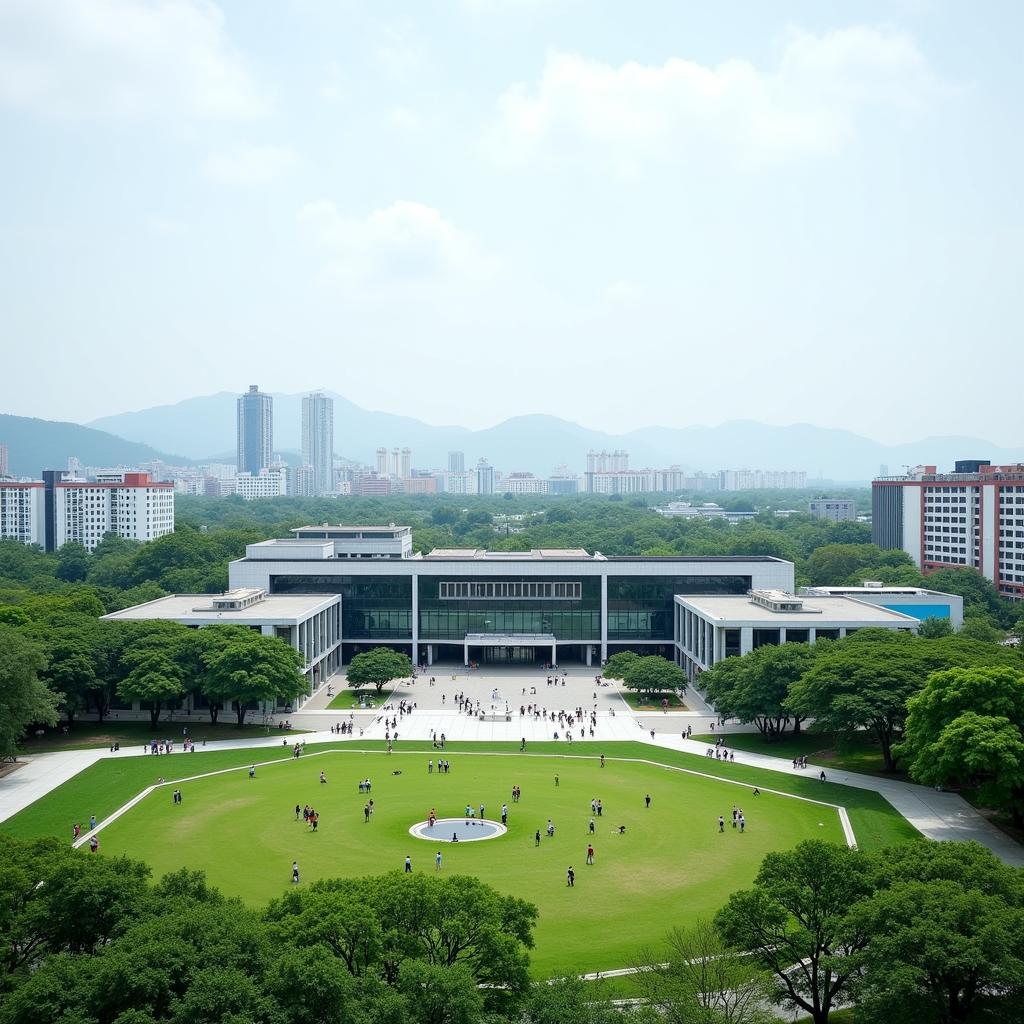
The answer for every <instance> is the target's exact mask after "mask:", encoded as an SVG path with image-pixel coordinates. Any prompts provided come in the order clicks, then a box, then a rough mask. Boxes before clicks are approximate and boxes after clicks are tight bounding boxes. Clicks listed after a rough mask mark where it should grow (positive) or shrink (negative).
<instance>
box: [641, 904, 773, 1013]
mask: <svg viewBox="0 0 1024 1024" xmlns="http://www.w3.org/2000/svg"><path fill="white" fill-rule="evenodd" d="M668 947H669V951H668V964H667V965H665V964H663V963H661V961H663V960H664V959H665V957H664V956H663V955H660V954H658V955H656V954H654V953H652V952H649V951H648V952H642V953H641V955H640V958H639V961H638V963H637V973H636V974H635V975H634V979H633V980H634V983H635V985H636V987H637V989H638V990H639V994H640V996H641V998H643V999H644V1000H645V1001H646V1002H647V1004H648V1005H649V1006H650V1007H651V1008H652V1009H653V1010H654V1011H655V1012H656V1014H657V1017H656V1019H657V1020H661V1021H666V1022H667V1024H769V1022H772V1021H774V1020H776V1016H775V1014H773V1013H771V1012H770V1011H769V1010H768V1009H767V1008H766V1005H765V1004H766V1003H767V1002H768V1000H769V999H770V997H771V981H770V977H769V975H768V974H767V973H766V972H764V971H761V970H751V967H750V961H749V958H748V957H747V956H746V954H745V953H744V952H742V951H739V950H735V949H732V948H730V947H729V946H727V945H726V944H725V943H724V942H723V941H722V937H721V935H720V934H719V932H718V930H717V929H716V928H715V926H714V924H713V923H712V922H711V921H708V920H706V919H703V918H702V919H698V920H697V921H696V922H695V923H694V924H693V926H692V927H690V928H688V929H686V930H685V931H683V930H681V929H678V928H676V929H673V930H672V931H671V932H670V933H669V936H668Z"/></svg>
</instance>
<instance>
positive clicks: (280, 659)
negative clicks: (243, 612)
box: [203, 630, 306, 729]
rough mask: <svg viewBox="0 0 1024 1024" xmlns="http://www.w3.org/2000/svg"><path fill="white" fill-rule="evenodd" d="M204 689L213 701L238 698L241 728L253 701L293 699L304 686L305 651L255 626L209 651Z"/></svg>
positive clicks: (236, 705)
mask: <svg viewBox="0 0 1024 1024" xmlns="http://www.w3.org/2000/svg"><path fill="white" fill-rule="evenodd" d="M205 661H206V665H207V674H206V681H205V683H204V684H203V692H204V693H205V694H206V696H207V697H208V698H210V701H211V703H213V702H214V701H216V700H230V701H234V702H235V710H236V713H237V715H238V728H239V729H241V728H242V726H243V725H244V724H245V714H246V705H247V704H248V703H249V702H251V701H260V700H262V701H277V700H291V699H292V698H294V697H297V696H298V695H299V694H300V693H302V692H303V691H304V690H305V687H306V682H305V680H304V679H303V676H302V673H301V671H300V669H301V668H302V655H301V654H299V652H298V651H296V650H295V649H294V648H293V647H292V646H291V645H290V644H288V643H286V642H285V641H284V640H280V639H278V638H277V637H271V636H262V635H261V634H259V633H256V632H253V631H252V630H245V631H244V633H243V632H238V633H235V634H233V635H232V636H231V637H229V638H228V639H227V640H226V642H225V643H224V644H223V645H222V646H220V647H219V648H214V649H213V650H212V651H210V652H209V653H207V654H206V656H205Z"/></svg>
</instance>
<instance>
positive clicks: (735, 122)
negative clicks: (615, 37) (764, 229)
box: [487, 27, 937, 172]
mask: <svg viewBox="0 0 1024 1024" xmlns="http://www.w3.org/2000/svg"><path fill="white" fill-rule="evenodd" d="M936 91H937V84H936V82H935V80H934V78H933V76H932V74H931V73H930V71H929V69H928V66H927V62H926V61H925V59H924V57H923V56H922V55H921V53H920V51H919V50H918V49H917V47H916V45H915V44H914V41H913V40H912V39H911V38H910V37H909V36H907V35H905V34H902V33H898V32H893V31H889V30H879V29H872V28H863V27H853V28H848V29H843V30H840V31H836V32H830V33H826V34H824V35H813V34H811V33H807V32H800V31H796V30H794V31H791V32H790V33H788V35H787V36H786V41H785V45H784V46H783V49H782V52H781V55H780V59H779V62H778V66H777V67H776V68H775V69H774V70H771V71H763V70H760V69H758V68H756V67H755V66H754V65H753V64H751V63H750V62H749V61H746V60H740V59H730V60H726V61H724V62H722V63H721V64H718V65H716V66H714V67H710V66H705V65H702V64H698V63H696V62H695V61H692V60H684V59H682V58H679V57H673V58H671V59H669V60H667V61H665V63H664V64H661V65H645V64H638V63H635V62H629V63H626V64H622V65H621V66H619V67H613V66H611V65H609V64H605V63H602V62H601V61H596V60H588V59H586V58H585V57H582V56H580V55H578V54H571V53H559V52H552V53H550V54H549V55H548V57H547V61H546V64H545V67H544V71H543V74H542V75H541V79H540V81H539V82H538V83H537V84H536V86H534V87H530V86H529V85H527V84H526V83H518V84H516V85H513V86H512V87H511V88H509V89H508V90H506V92H505V93H504V94H503V95H502V96H501V97H500V98H499V100H498V111H497V113H498V118H497V123H496V124H495V125H494V126H493V128H492V130H491V132H490V133H489V136H488V139H487V143H488V148H489V150H490V152H491V153H492V155H493V156H494V157H495V158H497V159H499V160H500V161H502V162H508V163H513V164H514V163H521V162H528V161H530V160H533V159H534V158H536V157H538V156H540V155H545V156H551V157H556V158H557V157H560V156H570V155H571V156H579V155H586V156H590V155H594V154H595V153H597V154H601V153H603V154H604V155H605V156H607V157H608V158H610V159H611V160H612V161H613V163H615V164H616V165H618V167H619V169H620V170H622V171H625V172H629V171H635V170H636V168H637V167H638V166H639V165H642V164H643V163H645V162H646V161H648V160H656V159H665V158H677V159H680V158H681V159H688V158H690V157H691V156H693V155H694V154H697V153H701V152H704V151H707V150H709V149H713V148H716V147H717V148H722V147H725V148H726V149H727V150H729V151H731V152H733V153H739V154H743V155H747V156H756V157H760V158H768V159H784V158H788V157H791V156H794V155H799V154H804V153H828V152H834V151H835V150H837V149H838V148H839V147H840V146H841V145H842V144H843V142H844V141H845V140H846V139H847V138H849V136H850V135H851V134H852V133H853V131H854V128H855V124H856V120H857V118H858V116H859V114H860V113H861V111H862V110H863V109H864V108H865V107H867V106H869V105H871V104H878V105H900V106H903V107H915V106H919V105H921V104H923V103H924V102H925V101H926V100H927V99H928V98H929V97H930V96H931V95H933V94H934V93H935V92H936Z"/></svg>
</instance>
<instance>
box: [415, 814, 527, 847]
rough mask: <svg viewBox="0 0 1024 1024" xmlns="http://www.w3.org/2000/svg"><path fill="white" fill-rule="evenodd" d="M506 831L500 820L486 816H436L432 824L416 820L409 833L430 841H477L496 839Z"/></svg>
mask: <svg viewBox="0 0 1024 1024" xmlns="http://www.w3.org/2000/svg"><path fill="white" fill-rule="evenodd" d="M507 831H508V829H507V828H505V826H504V825H502V823H501V822H500V821H490V820H489V819H487V818H438V819H437V820H436V821H435V822H434V824H433V825H431V824H430V823H429V822H427V821H419V822H417V823H416V824H415V825H413V827H412V828H411V829H409V834H410V835H413V836H415V837H416V838H417V839H428V840H430V842H432V843H477V842H479V841H480V840H481V839H496V838H497V837H498V836H503V835H504V834H505V833H506V832H507Z"/></svg>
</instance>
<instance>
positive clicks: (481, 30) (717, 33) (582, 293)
mask: <svg viewBox="0 0 1024 1024" xmlns="http://www.w3.org/2000/svg"><path fill="white" fill-rule="evenodd" d="M1022 29H1024V5H1021V4H1020V3H1017V2H1007V3H996V2H985V0H980V2H978V3H976V4H963V3H958V2H954V0H949V2H938V0H903V2H899V0H894V2H891V3H875V2H872V0H863V2H860V3H857V4H850V3H830V2H827V0H807V2H797V0H773V2H771V3H765V2H763V0H750V2H746V3H744V2H734V3H730V4H707V3H680V2H678V0H665V2H659V0H647V2H643V0H641V2H636V3H621V2H600V0H416V2H409V3H404V4H403V3H397V2H396V3H387V2H383V0H378V2H367V3H356V2H354V0H238V2H226V0H221V2H220V3H213V2H207V0H147V2H143V0H59V2H58V0H0V154H2V159H0V195H2V200H0V274H2V280H3V300H2V302H0V356H2V358H0V411H2V412H8V413H15V414H19V415H32V416H41V417H44V418H47V419H67V420H74V421H77V422H87V421H88V420H90V419H92V418H95V417H99V416H103V415H107V414H111V413H116V412H122V411H127V410H133V409H140V408H145V407H147V406H150V405H157V404H165V403H172V402H176V401H179V400H181V399H184V398H187V397H191V396H194V395H200V394H208V393H212V392H216V391H225V390H226V391H242V390H245V388H246V387H247V386H248V385H249V384H251V383H258V384H259V385H260V386H261V387H262V388H263V389H264V390H270V391H280V392H298V391H302V390H307V389H312V388H317V387H325V388H330V389H332V390H335V391H337V392H340V393H341V394H344V395H346V396H347V397H348V398H350V399H351V400H353V401H355V402H357V403H358V404H359V405H362V406H364V407H366V408H371V409H381V410H386V411H390V412H396V413H403V414H406V415H411V416H415V417H417V418H419V419H422V420H425V421H427V422H429V423H438V424H441V423H448V424H450V423H454V424H460V425H463V426H467V427H472V428H480V427H485V426H489V425H492V424H494V423H496V422H499V421H501V420H503V419H505V418H507V417H510V416H514V415H518V414H524V413H536V412H540V413H550V414H554V415H559V416H563V417H565V418H567V419H570V420H575V421H577V422H580V423H583V424H585V425H586V426H589V427H595V428H599V429H605V430H609V431H613V432H619V431H624V430H629V429H632V428H635V427H640V426H646V425H652V424H661V425H665V426H686V425H690V424H715V423H720V422H723V421H727V420H731V419H738V418H748V419H757V420H761V421H763V422H766V423H777V424H784V423H792V422H810V423H815V424H818V425H821V426H838V427H846V428H848V429H851V430H855V431H857V432H858V433H861V434H865V435H868V436H871V437H874V438H876V439H878V440H881V441H885V442H889V443H896V442H901V441H908V440H912V439H915V438H919V437H923V436H925V435H928V434H952V433H965V434H971V435H973V436H977V437H981V438H985V439H987V440H990V441H993V442H995V443H999V444H1005V445H1017V444H1020V443H1021V432H1022V431H1021V428H1022V426H1024V415H1022V412H1021V405H1020V402H1019V393H1020V392H1019V386H1020V385H1019V381H1018V380H1017V378H1019V373H1020V366H1021V361H1022V353H1024V332H1022V326H1021V325H1022V319H1021V301H1020V276H1021V275H1020V250H1021V238H1022V228H1024V216H1022V206H1021V183H1022V181H1024V130H1022V128H1024V126H1022V120H1024V115H1022V105H1021V103H1020V97H1021V96H1022V95H1024V64H1022V62H1021V61H1020V60H1019V55H1020V46H1019V41H1020V38H1021V35H1022ZM1007 372H1009V373H1010V374H1011V377H1010V378H1009V379H1007V378H1006V377H1005V376H1004V375H1005V374H1006V373H1007ZM1015 393H1016V397H1015Z"/></svg>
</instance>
